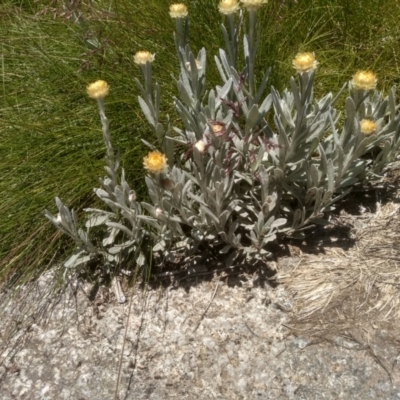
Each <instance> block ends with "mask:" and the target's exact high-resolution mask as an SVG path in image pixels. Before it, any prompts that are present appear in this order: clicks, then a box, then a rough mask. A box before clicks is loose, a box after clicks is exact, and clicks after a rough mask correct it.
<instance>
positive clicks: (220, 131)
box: [210, 121, 226, 137]
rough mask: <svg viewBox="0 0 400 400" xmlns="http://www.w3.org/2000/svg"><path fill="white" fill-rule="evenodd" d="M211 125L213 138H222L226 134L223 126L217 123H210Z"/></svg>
mask: <svg viewBox="0 0 400 400" xmlns="http://www.w3.org/2000/svg"><path fill="white" fill-rule="evenodd" d="M210 123H211V130H212V132H213V134H214V135H215V136H217V137H218V136H223V135H224V134H225V133H226V127H225V124H224V123H222V122H218V121H212V122H210Z"/></svg>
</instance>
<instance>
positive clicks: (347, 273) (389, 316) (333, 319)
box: [278, 193, 400, 328]
mask: <svg viewBox="0 0 400 400" xmlns="http://www.w3.org/2000/svg"><path fill="white" fill-rule="evenodd" d="M398 198H399V193H397V194H396V195H395V197H394V199H393V201H391V202H389V203H387V204H384V205H382V204H381V203H377V204H376V212H374V213H370V212H364V213H363V214H361V215H356V216H354V215H353V216H349V215H347V216H342V219H346V220H347V223H348V224H350V225H352V226H353V228H352V230H351V236H352V239H353V240H354V243H355V244H354V246H352V247H351V248H349V249H347V250H345V249H343V248H342V247H341V246H340V245H338V246H337V247H324V253H323V254H306V253H304V252H302V253H301V256H300V260H299V261H298V262H297V266H296V268H294V269H292V270H290V271H285V272H281V273H280V274H279V276H278V280H279V281H280V282H281V283H283V284H284V285H285V286H286V287H287V288H288V290H290V292H291V293H292V294H293V297H294V307H293V310H292V311H293V315H295V316H296V321H297V322H305V323H306V322H311V321H313V322H314V323H315V322H317V325H320V328H321V326H322V325H321V324H319V323H318V321H320V322H321V321H323V322H324V323H325V324H326V323H328V324H329V322H330V323H334V324H335V325H337V324H339V325H342V327H345V326H347V325H348V323H349V321H351V324H354V321H355V319H356V320H358V321H359V322H361V321H369V323H372V324H379V323H383V322H390V321H395V320H396V319H397V318H398V317H399V316H400V291H399V285H400V205H399V204H398V201H397V200H398ZM354 318H355V319H354Z"/></svg>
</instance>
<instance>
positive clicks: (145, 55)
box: [133, 51, 155, 65]
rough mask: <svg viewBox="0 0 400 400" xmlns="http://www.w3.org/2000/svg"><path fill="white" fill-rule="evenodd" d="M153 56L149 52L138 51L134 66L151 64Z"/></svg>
mask: <svg viewBox="0 0 400 400" xmlns="http://www.w3.org/2000/svg"><path fill="white" fill-rule="evenodd" d="M154 57H155V54H151V53H150V52H149V51H138V52H137V53H136V54H135V56H134V58H133V60H134V61H135V63H136V64H138V65H140V64H143V65H144V64H146V63H147V61H148V62H153V61H154Z"/></svg>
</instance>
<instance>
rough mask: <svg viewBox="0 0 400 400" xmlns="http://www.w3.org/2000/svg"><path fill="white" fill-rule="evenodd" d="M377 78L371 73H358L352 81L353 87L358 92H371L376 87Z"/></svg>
mask: <svg viewBox="0 0 400 400" xmlns="http://www.w3.org/2000/svg"><path fill="white" fill-rule="evenodd" d="M376 82H377V79H376V76H375V74H374V73H373V72H371V71H358V72H357V73H356V74H355V75H354V76H353V79H352V81H351V85H352V86H353V88H354V89H356V90H371V89H375V87H376Z"/></svg>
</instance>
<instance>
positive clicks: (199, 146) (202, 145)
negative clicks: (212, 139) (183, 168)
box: [194, 140, 206, 153]
mask: <svg viewBox="0 0 400 400" xmlns="http://www.w3.org/2000/svg"><path fill="white" fill-rule="evenodd" d="M194 147H196V149H197V150H198V151H199V152H200V153H203V152H204V150H205V149H206V144H205V143H204V142H203V141H202V140H199V141H198V142H197V143H196V144H195V145H194Z"/></svg>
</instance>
